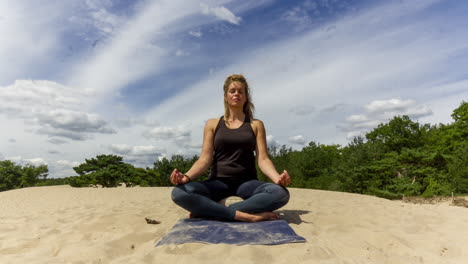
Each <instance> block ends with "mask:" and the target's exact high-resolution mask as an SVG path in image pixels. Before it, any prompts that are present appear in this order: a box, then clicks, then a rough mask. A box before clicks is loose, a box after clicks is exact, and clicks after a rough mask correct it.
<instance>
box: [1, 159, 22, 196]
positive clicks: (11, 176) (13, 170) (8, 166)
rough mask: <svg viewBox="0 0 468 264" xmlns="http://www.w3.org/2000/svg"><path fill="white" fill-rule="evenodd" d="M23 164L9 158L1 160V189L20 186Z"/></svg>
mask: <svg viewBox="0 0 468 264" xmlns="http://www.w3.org/2000/svg"><path fill="white" fill-rule="evenodd" d="M20 177H21V166H19V165H16V164H15V163H14V162H12V161H9V160H2V161H0V191H6V190H11V189H15V188H19V183H20Z"/></svg>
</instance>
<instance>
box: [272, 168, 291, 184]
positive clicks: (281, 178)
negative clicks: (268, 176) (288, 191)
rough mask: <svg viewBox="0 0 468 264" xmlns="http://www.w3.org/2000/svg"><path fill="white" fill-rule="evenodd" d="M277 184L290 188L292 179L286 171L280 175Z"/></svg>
mask: <svg viewBox="0 0 468 264" xmlns="http://www.w3.org/2000/svg"><path fill="white" fill-rule="evenodd" d="M274 182H275V183H276V184H278V185H281V186H283V187H286V186H288V185H289V184H290V183H291V177H289V174H288V172H287V171H286V170H284V171H283V173H281V174H280V176H279V177H278V178H277V179H276V180H275V181H274Z"/></svg>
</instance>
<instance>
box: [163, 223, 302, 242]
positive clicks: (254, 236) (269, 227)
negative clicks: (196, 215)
mask: <svg viewBox="0 0 468 264" xmlns="http://www.w3.org/2000/svg"><path fill="white" fill-rule="evenodd" d="M300 242H306V240H305V238H303V237H301V236H298V235H297V234H296V233H295V232H294V230H292V228H291V227H290V226H289V225H288V222H286V221H285V220H274V221H263V222H256V223H244V222H222V221H214V220H206V219H180V220H179V221H178V222H177V223H176V224H175V225H174V227H172V230H171V231H170V232H169V233H168V234H167V235H166V236H165V237H163V238H162V239H161V240H160V241H159V242H158V243H157V244H156V247H157V246H161V245H167V244H184V243H207V244H231V245H278V244H285V243H300Z"/></svg>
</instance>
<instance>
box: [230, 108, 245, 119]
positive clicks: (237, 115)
mask: <svg viewBox="0 0 468 264" xmlns="http://www.w3.org/2000/svg"><path fill="white" fill-rule="evenodd" d="M244 118H245V114H244V111H242V109H237V108H236V109H232V108H229V120H244Z"/></svg>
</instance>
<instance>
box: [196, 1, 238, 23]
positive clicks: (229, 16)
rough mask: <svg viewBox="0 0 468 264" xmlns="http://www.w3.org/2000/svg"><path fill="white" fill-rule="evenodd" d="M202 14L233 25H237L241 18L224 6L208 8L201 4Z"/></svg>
mask: <svg viewBox="0 0 468 264" xmlns="http://www.w3.org/2000/svg"><path fill="white" fill-rule="evenodd" d="M201 7H202V12H203V14H205V15H214V16H215V17H217V18H219V19H221V20H224V21H227V22H229V23H231V24H234V25H239V24H240V22H241V21H242V18H240V17H238V16H236V15H235V14H234V13H232V12H231V10H229V9H227V8H226V7H224V6H218V7H209V6H208V5H205V4H202V5H201Z"/></svg>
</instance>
